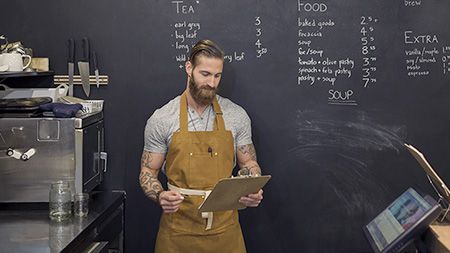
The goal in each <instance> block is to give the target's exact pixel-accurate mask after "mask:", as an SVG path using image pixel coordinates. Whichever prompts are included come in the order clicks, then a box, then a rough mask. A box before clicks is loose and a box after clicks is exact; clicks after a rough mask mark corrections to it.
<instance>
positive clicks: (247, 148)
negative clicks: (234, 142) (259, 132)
mask: <svg viewBox="0 0 450 253" xmlns="http://www.w3.org/2000/svg"><path fill="white" fill-rule="evenodd" d="M238 150H239V152H241V153H242V154H244V155H250V158H251V159H252V160H253V161H256V151H255V146H253V144H248V145H243V146H240V147H239V148H238Z"/></svg>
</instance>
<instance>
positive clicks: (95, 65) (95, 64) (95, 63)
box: [92, 51, 98, 70]
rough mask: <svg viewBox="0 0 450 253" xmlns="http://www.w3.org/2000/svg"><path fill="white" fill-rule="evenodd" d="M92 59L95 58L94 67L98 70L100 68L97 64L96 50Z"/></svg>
mask: <svg viewBox="0 0 450 253" xmlns="http://www.w3.org/2000/svg"><path fill="white" fill-rule="evenodd" d="M92 59H93V60H94V69H95V70H97V69H98V65H97V63H98V62H97V53H96V52H95V51H92Z"/></svg>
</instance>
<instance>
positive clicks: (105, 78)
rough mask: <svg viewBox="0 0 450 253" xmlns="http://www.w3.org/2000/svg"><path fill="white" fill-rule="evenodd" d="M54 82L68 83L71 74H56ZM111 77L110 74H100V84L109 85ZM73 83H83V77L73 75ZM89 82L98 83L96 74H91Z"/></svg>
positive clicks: (57, 83) (91, 83)
mask: <svg viewBox="0 0 450 253" xmlns="http://www.w3.org/2000/svg"><path fill="white" fill-rule="evenodd" d="M53 82H54V83H55V85H59V84H62V83H64V84H68V83H69V76H68V75H55V76H54V77H53ZM108 82H109V77H108V76H99V83H100V85H108ZM73 84H74V85H81V77H80V76H79V75H74V76H73ZM89 84H90V85H96V80H95V75H91V76H89Z"/></svg>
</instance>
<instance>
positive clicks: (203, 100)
mask: <svg viewBox="0 0 450 253" xmlns="http://www.w3.org/2000/svg"><path fill="white" fill-rule="evenodd" d="M217 90H218V88H213V87H211V86H209V85H204V86H200V85H198V84H197V83H195V79H194V75H193V73H192V74H191V78H190V80H189V92H190V93H191V96H192V98H193V99H194V100H195V102H196V103H197V104H199V105H203V106H207V105H210V104H211V103H212V102H213V100H214V98H215V97H216V93H217Z"/></svg>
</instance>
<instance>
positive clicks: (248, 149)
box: [238, 144, 261, 175]
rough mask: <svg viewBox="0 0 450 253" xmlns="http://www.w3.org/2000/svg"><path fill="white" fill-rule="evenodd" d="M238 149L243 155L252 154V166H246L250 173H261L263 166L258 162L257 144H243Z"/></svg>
mask: <svg viewBox="0 0 450 253" xmlns="http://www.w3.org/2000/svg"><path fill="white" fill-rule="evenodd" d="M238 151H239V152H241V153H242V154H243V155H246V156H250V160H251V161H252V162H251V163H250V166H247V167H246V168H247V169H248V170H249V172H250V175H261V168H260V167H259V165H258V163H257V162H256V151H255V146H253V144H248V145H243V146H240V147H238Z"/></svg>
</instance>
